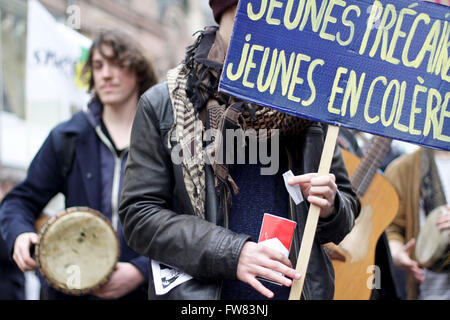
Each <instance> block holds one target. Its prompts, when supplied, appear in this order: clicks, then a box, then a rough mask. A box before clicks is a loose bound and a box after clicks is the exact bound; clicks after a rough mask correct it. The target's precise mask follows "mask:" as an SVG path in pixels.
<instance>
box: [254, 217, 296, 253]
mask: <svg viewBox="0 0 450 320" xmlns="http://www.w3.org/2000/svg"><path fill="white" fill-rule="evenodd" d="M296 225H297V223H296V222H295V221H292V220H289V219H285V218H281V217H277V216H274V215H271V214H269V213H265V214H264V218H263V222H262V226H261V231H260V232H259V239H258V242H263V241H268V240H271V239H278V241H279V242H280V243H281V244H282V246H283V247H281V246H279V249H280V251H282V252H286V251H287V255H289V250H290V249H291V242H292V237H293V235H294V230H295V226H296ZM274 244H275V242H274ZM283 248H284V249H285V250H283Z"/></svg>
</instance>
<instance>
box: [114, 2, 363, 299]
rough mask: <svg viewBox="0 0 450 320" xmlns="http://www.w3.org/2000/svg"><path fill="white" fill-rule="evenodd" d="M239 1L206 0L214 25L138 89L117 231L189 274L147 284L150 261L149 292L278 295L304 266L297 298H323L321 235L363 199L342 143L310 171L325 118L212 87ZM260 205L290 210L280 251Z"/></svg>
mask: <svg viewBox="0 0 450 320" xmlns="http://www.w3.org/2000/svg"><path fill="white" fill-rule="evenodd" d="M237 3H238V1H237V0H227V1H213V0H211V1H210V5H211V8H212V10H213V13H214V17H215V19H216V21H217V22H218V23H219V25H220V27H219V28H215V27H211V28H206V29H205V30H204V31H203V32H201V33H200V36H199V37H198V38H197V40H196V42H195V43H194V45H192V46H191V47H190V48H189V49H188V52H187V56H186V59H185V61H184V63H182V64H181V65H180V66H179V67H178V68H176V69H174V70H171V71H170V72H169V73H168V77H167V83H162V84H160V85H157V86H155V87H153V88H152V89H151V90H149V91H147V92H146V93H145V94H144V95H143V97H142V98H141V101H140V104H139V110H138V113H137V115H136V117H135V122H134V126H133V132H132V138H131V148H130V156H129V158H128V164H127V169H126V173H125V180H124V187H123V188H124V189H123V193H122V200H121V205H120V218H121V221H122V223H123V226H124V235H125V237H126V238H127V241H128V243H129V245H130V246H131V247H132V248H133V249H134V250H136V251H137V252H139V253H141V254H143V255H145V256H148V257H149V258H150V259H152V260H153V261H152V266H153V265H155V266H156V267H155V268H156V269H158V268H159V269H161V268H160V266H163V267H164V268H165V269H166V270H167V268H172V270H178V271H174V272H173V274H176V275H177V280H179V279H180V278H182V276H180V274H181V273H184V274H186V275H188V276H186V277H184V279H185V280H184V281H179V282H178V283H177V284H176V285H172V286H171V287H170V285H169V284H168V285H167V286H166V287H165V288H163V289H165V291H164V292H161V291H159V290H158V288H157V286H156V285H155V284H156V283H161V282H162V283H163V286H164V279H163V278H162V277H161V279H157V277H158V273H157V272H155V270H153V279H152V277H150V278H151V279H150V285H149V298H150V299H260V298H278V299H287V298H288V296H289V291H290V289H289V287H290V286H291V285H292V283H293V280H299V279H301V278H304V279H305V285H304V290H303V298H304V299H332V298H333V291H334V272H333V268H332V264H331V261H330V259H329V257H328V256H327V254H326V252H325V251H324V249H323V248H322V246H321V245H322V244H324V243H327V242H335V243H339V242H340V241H341V240H342V239H343V238H344V237H345V235H346V234H347V233H348V232H349V231H350V230H351V228H352V226H353V223H354V217H355V216H356V215H357V214H358V212H359V209H360V204H359V201H358V198H357V197H356V195H355V194H354V192H353V191H352V189H351V185H350V182H349V179H348V175H347V171H346V169H345V165H344V163H343V160H342V157H341V154H340V151H339V149H336V150H335V151H334V152H333V151H332V152H331V157H332V164H331V170H330V171H331V173H330V174H326V175H322V176H318V174H317V173H316V172H317V171H318V168H319V161H320V157H321V153H322V148H323V145H324V137H325V134H324V131H325V130H326V128H325V126H323V125H321V124H320V123H318V122H313V121H309V120H305V119H302V118H299V117H295V116H291V115H288V114H286V113H282V112H279V111H276V110H273V109H270V108H266V107H261V106H258V105H256V104H251V103H247V102H245V101H243V100H239V99H236V98H235V97H233V96H231V95H228V94H224V93H221V92H219V91H218V86H219V79H220V75H221V73H222V69H223V68H224V62H225V57H226V55H227V50H228V46H229V44H230V39H231V34H232V30H233V23H234V18H235V15H236V9H237ZM269 164H270V167H268V166H267V165H269ZM289 170H291V171H292V172H293V173H294V175H295V176H294V177H293V178H291V180H290V181H289V186H291V187H292V186H298V187H300V189H301V191H302V193H303V196H304V198H305V200H306V201H303V202H299V203H298V204H294V203H293V200H292V199H290V198H289V194H288V192H287V190H286V187H285V184H284V182H283V173H284V172H286V171H289ZM310 204H312V205H315V206H317V207H318V209H319V215H320V218H319V221H318V225H317V233H316V236H315V238H314V241H313V244H312V251H311V258H310V259H309V261H310V263H309V268H308V272H307V274H299V273H298V272H297V271H296V270H295V269H294V267H293V266H295V263H296V262H297V257H298V255H299V248H300V245H301V243H302V237H303V232H304V229H305V224H306V220H307V215H308V214H307V213H308V207H309V206H310ZM264 213H269V214H271V216H278V217H280V218H282V219H288V220H294V221H295V223H296V228H295V232H294V236H293V241H292V245H291V248H290V249H291V250H290V253H289V257H286V256H285V255H283V254H282V253H280V252H278V251H277V250H275V249H273V248H268V247H266V246H264V245H263V244H261V243H256V241H257V239H258V235H259V234H260V227H261V225H262V220H263V217H264ZM261 278H265V279H266V280H269V281H270V282H266V281H263V280H261ZM160 280H163V281H160ZM274 283H275V284H274ZM168 288H169V291H167V290H166V289H168Z"/></svg>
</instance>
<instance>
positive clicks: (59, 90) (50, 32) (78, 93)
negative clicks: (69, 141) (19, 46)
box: [26, 0, 92, 126]
mask: <svg viewBox="0 0 450 320" xmlns="http://www.w3.org/2000/svg"><path fill="white" fill-rule="evenodd" d="M91 43H92V41H91V40H90V39H88V38H86V37H85V36H83V35H82V34H80V33H78V32H76V31H75V30H73V29H71V28H69V27H67V26H66V25H64V24H62V23H60V22H57V21H56V20H55V18H54V17H53V16H52V15H51V14H50V13H49V12H48V11H47V10H46V8H45V7H44V6H42V5H41V4H40V3H39V2H38V1H37V0H29V1H28V35H27V56H26V68H27V69H26V108H27V109H26V120H27V121H31V122H35V123H39V124H43V125H49V126H54V125H55V124H57V123H59V122H61V121H63V120H66V119H68V118H69V117H70V116H71V114H72V110H74V109H81V108H83V107H84V106H85V105H86V103H87V102H88V100H89V95H88V94H87V93H86V92H87V87H86V86H83V84H82V82H81V81H80V78H79V76H80V72H81V69H82V67H83V62H84V61H86V60H87V56H88V52H89V48H90V46H91Z"/></svg>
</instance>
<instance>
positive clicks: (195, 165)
mask: <svg viewBox="0 0 450 320" xmlns="http://www.w3.org/2000/svg"><path fill="white" fill-rule="evenodd" d="M216 31H217V28H216V27H209V28H206V29H205V30H204V31H203V32H201V33H200V36H199V37H198V38H197V40H196V42H195V43H194V44H193V45H192V46H191V47H189V48H188V52H187V56H186V59H185V61H184V63H182V64H180V65H179V66H178V67H177V68H175V69H173V70H170V71H169V72H168V74H167V83H168V87H169V93H170V98H171V101H172V106H173V112H174V125H173V127H172V130H175V137H176V141H177V143H178V145H179V150H180V157H181V158H182V169H183V178H184V181H185V185H186V189H187V192H188V194H189V198H190V201H191V203H192V206H193V208H194V212H195V214H196V215H198V216H200V217H203V218H204V203H205V170H204V166H205V163H206V161H208V163H210V164H211V166H212V169H213V172H214V178H215V188H216V193H217V194H218V195H219V194H221V193H222V192H223V191H225V192H226V193H227V195H228V196H227V200H228V202H229V204H231V198H232V197H231V194H230V192H231V190H233V193H234V194H237V193H238V192H239V188H238V186H237V185H236V183H235V182H234V180H233V178H232V177H231V175H230V174H229V171H228V165H227V164H226V163H223V161H217V156H218V154H219V153H221V155H224V154H225V153H226V150H225V145H226V143H225V141H224V139H225V137H226V134H225V131H226V130H228V129H233V130H236V129H242V130H243V132H245V133H246V134H247V133H250V135H251V134H252V133H254V134H255V135H256V137H255V138H256V139H270V137H271V136H272V135H273V134H276V133H277V132H278V133H279V134H280V137H283V136H284V137H293V136H295V135H297V134H300V133H301V132H302V131H303V130H304V129H305V128H307V127H308V126H310V125H311V122H310V121H309V120H306V119H302V118H298V117H294V116H290V115H288V114H285V113H282V112H279V111H276V110H274V109H270V108H266V107H261V106H257V105H254V104H251V103H248V102H244V101H242V100H239V99H236V98H235V97H232V96H230V95H227V94H225V93H221V92H219V91H218V85H219V81H220V74H221V72H222V68H223V64H224V61H225V56H226V50H225V48H226V46H225V44H224V41H223V40H222V38H221V37H220V36H216ZM248 129H253V130H249V131H247V130H248ZM261 129H262V130H264V131H263V132H264V133H267V134H266V135H265V136H260V135H259V130H261ZM273 129H276V130H273ZM205 132H210V133H211V135H212V136H211V137H209V138H208V141H209V142H208V143H206V146H205V147H204V143H203V140H204V138H205ZM170 136H171V134H169V137H170Z"/></svg>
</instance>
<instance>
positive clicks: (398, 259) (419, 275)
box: [389, 238, 425, 283]
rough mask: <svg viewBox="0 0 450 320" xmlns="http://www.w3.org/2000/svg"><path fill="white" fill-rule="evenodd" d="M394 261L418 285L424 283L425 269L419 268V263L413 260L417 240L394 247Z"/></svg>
mask: <svg viewBox="0 0 450 320" xmlns="http://www.w3.org/2000/svg"><path fill="white" fill-rule="evenodd" d="M389 244H390V245H391V248H392V249H393V250H392V260H393V262H394V265H395V266H396V267H398V268H400V269H402V270H404V271H406V272H407V273H409V274H410V275H411V276H412V277H413V278H414V280H415V281H417V282H418V283H422V282H423V281H424V280H425V278H424V275H423V269H422V268H420V267H419V263H418V262H417V261H415V260H413V259H411V253H412V251H413V249H414V246H415V244H416V239H414V238H413V239H411V240H409V241H408V243H407V244H405V245H404V246H403V245H400V246H397V245H396V246H392V244H391V243H389Z"/></svg>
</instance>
